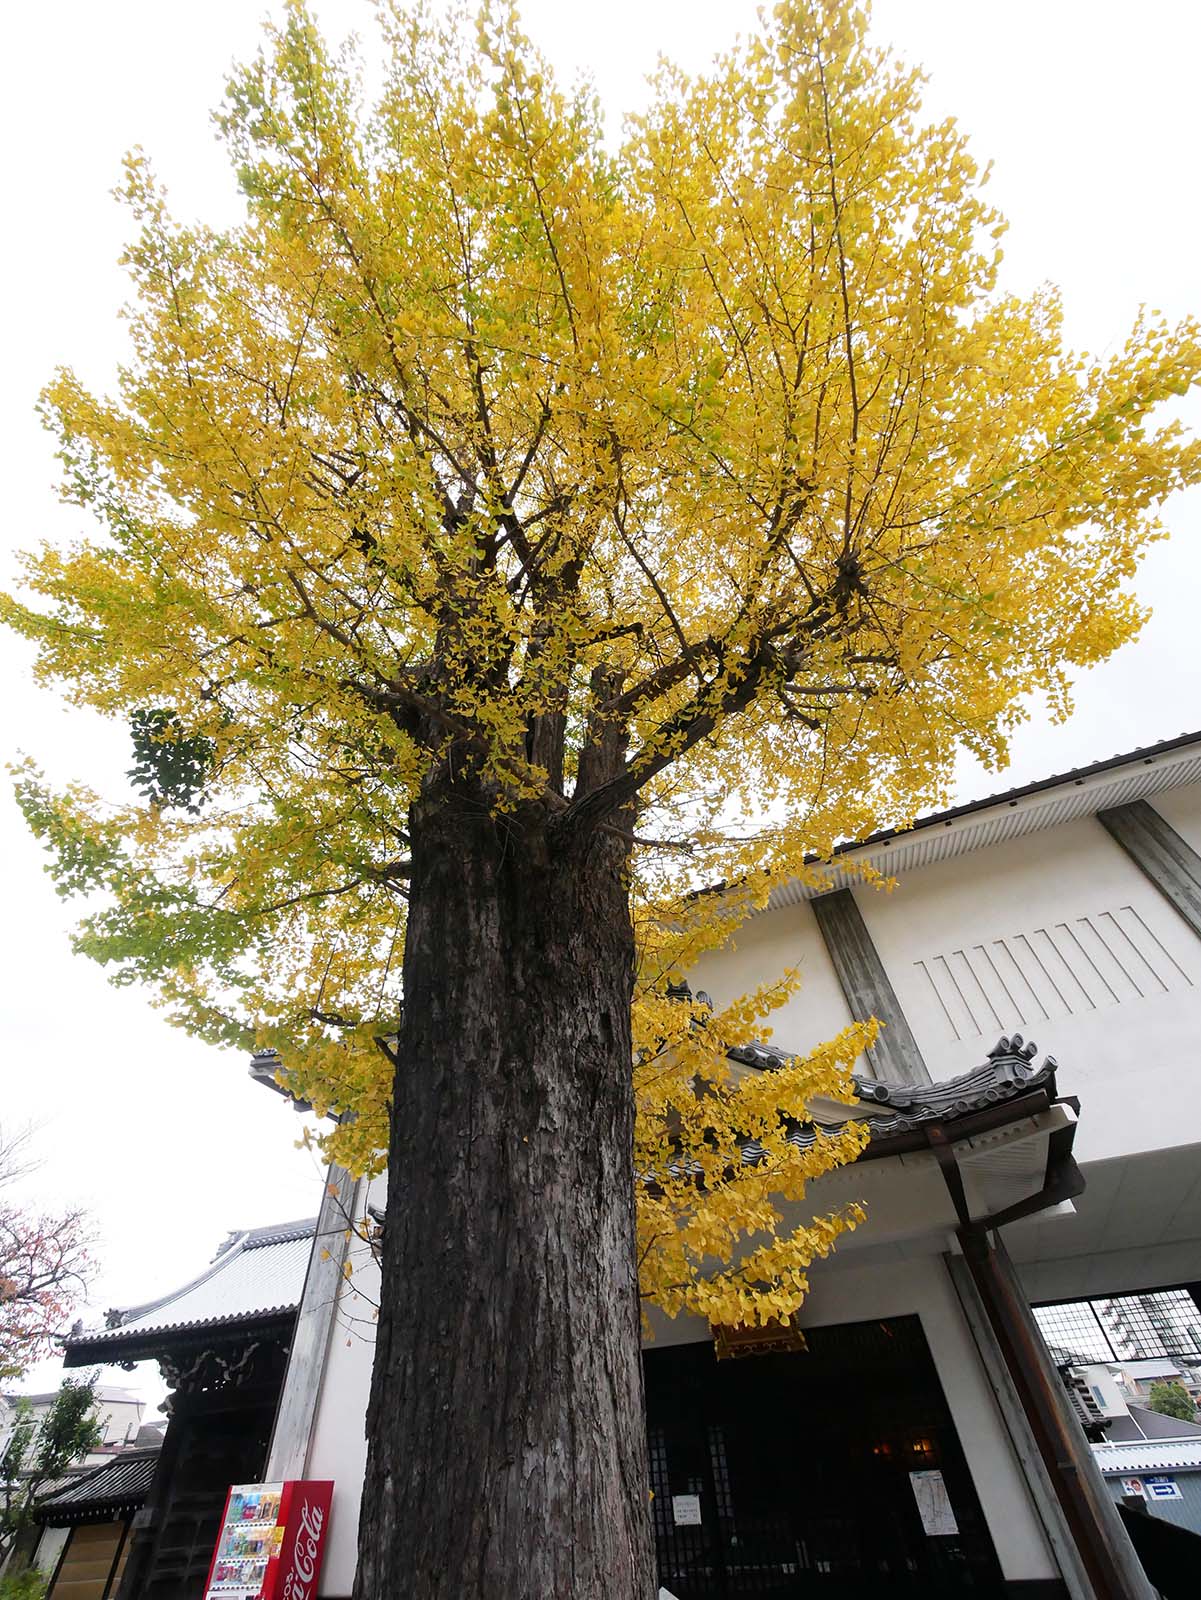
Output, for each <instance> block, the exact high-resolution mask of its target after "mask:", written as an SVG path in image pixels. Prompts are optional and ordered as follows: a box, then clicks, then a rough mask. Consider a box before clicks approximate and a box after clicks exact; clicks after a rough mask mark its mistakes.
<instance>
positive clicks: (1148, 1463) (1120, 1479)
mask: <svg viewBox="0 0 1201 1600" xmlns="http://www.w3.org/2000/svg"><path fill="white" fill-rule="evenodd" d="M1165 1420H1167V1421H1170V1420H1171V1419H1170V1418H1167V1419H1165ZM1093 1454H1094V1455H1095V1456H1096V1458H1097V1464H1098V1466H1099V1467H1100V1468H1101V1471H1102V1473H1103V1475H1104V1478H1105V1487H1106V1488H1107V1489H1108V1490H1109V1492H1110V1493H1111V1494H1112V1495H1113V1497H1114V1499H1115V1500H1123V1499H1134V1500H1138V1501H1141V1502H1142V1504H1143V1506H1144V1508H1145V1509H1146V1510H1147V1511H1148V1512H1149V1513H1150V1514H1151V1516H1153V1517H1162V1518H1163V1520H1164V1521H1165V1522H1174V1523H1175V1524H1176V1525H1177V1527H1180V1528H1188V1529H1189V1530H1190V1531H1191V1532H1192V1533H1196V1534H1201V1428H1196V1429H1194V1430H1193V1435H1192V1437H1191V1438H1179V1439H1155V1440H1143V1441H1141V1442H1139V1443H1127V1444H1097V1445H1094V1446H1093ZM1197 1576H1198V1586H1199V1587H1201V1570H1199V1571H1198V1575H1197Z"/></svg>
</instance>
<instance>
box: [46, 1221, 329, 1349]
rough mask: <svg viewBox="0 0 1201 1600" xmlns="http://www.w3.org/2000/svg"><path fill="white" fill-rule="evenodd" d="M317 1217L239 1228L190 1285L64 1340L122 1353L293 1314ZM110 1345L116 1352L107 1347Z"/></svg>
mask: <svg viewBox="0 0 1201 1600" xmlns="http://www.w3.org/2000/svg"><path fill="white" fill-rule="evenodd" d="M316 1228H317V1221H316V1218H314V1217H310V1218H307V1219H306V1220H304V1221H302V1222H289V1223H278V1224H275V1225H274V1226H272V1227H268V1228H251V1229H249V1230H247V1231H246V1232H245V1233H240V1234H234V1235H231V1237H230V1238H229V1239H228V1240H227V1241H226V1243H225V1244H224V1245H223V1246H222V1247H221V1249H220V1250H219V1251H218V1254H217V1257H216V1259H215V1260H214V1261H213V1263H212V1264H211V1265H210V1266H208V1267H206V1268H205V1270H204V1271H203V1272H202V1273H200V1274H199V1275H198V1276H197V1277H195V1278H193V1279H192V1280H191V1282H190V1283H185V1284H184V1285H183V1286H182V1287H181V1288H179V1289H175V1290H173V1291H172V1292H171V1293H170V1294H167V1295H163V1296H162V1297H161V1298H160V1299H158V1300H151V1301H148V1302H147V1303H146V1304H145V1305H140V1306H132V1307H130V1308H128V1309H126V1310H123V1311H110V1312H109V1314H108V1324H109V1325H108V1326H107V1327H106V1328H94V1329H87V1330H85V1331H84V1332H82V1333H80V1334H78V1335H77V1336H75V1337H74V1338H70V1339H68V1340H67V1341H66V1343H65V1347H64V1348H65V1353H66V1357H67V1364H68V1365H74V1364H78V1362H77V1361H76V1362H72V1359H71V1357H72V1353H73V1352H75V1353H77V1354H82V1353H83V1351H84V1350H85V1349H86V1351H87V1353H88V1358H89V1359H90V1357H91V1353H92V1352H93V1351H96V1352H100V1351H102V1352H103V1358H104V1359H119V1357H120V1355H121V1353H122V1352H126V1351H129V1350H132V1349H133V1348H135V1347H140V1346H144V1345H145V1344H146V1343H147V1342H148V1341H149V1340H152V1339H153V1338H154V1337H155V1336H158V1335H174V1334H179V1333H182V1332H185V1331H187V1330H189V1329H200V1328H214V1327H220V1326H225V1325H230V1324H237V1323H242V1322H248V1321H257V1320H260V1319H262V1318H265V1317H271V1316H283V1315H286V1314H288V1313H290V1312H294V1311H295V1310H296V1308H297V1306H298V1305H299V1304H300V1295H301V1291H302V1290H303V1288H304V1278H305V1273H306V1271H307V1270H308V1264H309V1253H310V1251H311V1249H312V1243H313V1235H314V1233H315V1232H316ZM110 1351H111V1355H110V1353H109V1352H110Z"/></svg>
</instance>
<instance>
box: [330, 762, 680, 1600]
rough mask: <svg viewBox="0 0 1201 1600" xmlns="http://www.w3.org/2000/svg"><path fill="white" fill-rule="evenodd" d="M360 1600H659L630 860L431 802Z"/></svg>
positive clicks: (414, 943)
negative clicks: (636, 1159)
mask: <svg viewBox="0 0 1201 1600" xmlns="http://www.w3.org/2000/svg"><path fill="white" fill-rule="evenodd" d="M411 837H412V877H411V880H410V893H411V902H410V916H409V924H408V934H407V942H406V947H405V961H404V991H405V1006H404V1020H403V1024H402V1028H401V1034H400V1040H399V1047H398V1048H399V1053H398V1067H397V1073H396V1081H395V1090H394V1098H393V1109H392V1138H391V1148H390V1153H389V1163H388V1201H387V1222H386V1226H385V1229H384V1242H383V1257H382V1265H383V1287H382V1293H381V1305H380V1316H379V1328H378V1336H377V1349H376V1358H375V1368H374V1375H373V1380H372V1393H371V1402H370V1407H369V1410H368V1420H367V1432H368V1465H367V1478H366V1489H365V1492H364V1498H363V1508H362V1519H361V1523H360V1535H359V1566H358V1576H357V1579H356V1585H355V1596H356V1600H391V1597H393V1596H399V1595H404V1596H406V1597H407V1600H648V1597H649V1596H651V1595H652V1594H653V1592H654V1586H653V1576H652V1575H653V1545H652V1541H651V1536H650V1518H649V1507H648V1493H647V1490H648V1478H647V1469H646V1440H645V1424H644V1419H643V1406H642V1371H641V1361H640V1349H639V1345H640V1340H639V1317H638V1305H637V1272H636V1263H635V1259H634V1174H633V1123H634V1106H633V1094H632V1084H631V1072H630V1000H631V986H632V972H633V939H632V933H631V927H630V917H629V907H628V897H627V887H626V865H627V847H626V845H625V844H624V843H623V840H622V838H621V835H620V832H619V831H618V830H615V829H612V828H608V829H605V828H601V829H590V830H587V831H586V832H582V833H580V834H578V835H570V834H565V833H563V831H562V830H560V831H559V832H556V825H555V822H554V820H553V818H551V817H550V816H548V813H547V811H546V810H545V809H544V808H543V807H541V806H531V807H529V808H528V809H527V810H525V811H522V812H521V813H519V814H517V815H508V816H506V815H500V816H494V815H492V814H491V813H490V810H489V807H488V805H487V804H486V802H485V800H484V798H483V797H482V796H481V795H480V794H479V793H478V792H474V791H473V789H472V786H471V785H470V783H467V782H461V783H460V784H459V785H457V786H456V785H455V784H453V783H452V782H450V781H449V780H447V781H444V782H442V783H441V784H439V785H437V786H436V788H435V789H434V790H433V791H430V790H427V792H426V794H425V796H424V797H423V799H422V800H421V802H420V803H419V804H418V805H417V806H416V807H415V808H414V812H413V815H412V818H411Z"/></svg>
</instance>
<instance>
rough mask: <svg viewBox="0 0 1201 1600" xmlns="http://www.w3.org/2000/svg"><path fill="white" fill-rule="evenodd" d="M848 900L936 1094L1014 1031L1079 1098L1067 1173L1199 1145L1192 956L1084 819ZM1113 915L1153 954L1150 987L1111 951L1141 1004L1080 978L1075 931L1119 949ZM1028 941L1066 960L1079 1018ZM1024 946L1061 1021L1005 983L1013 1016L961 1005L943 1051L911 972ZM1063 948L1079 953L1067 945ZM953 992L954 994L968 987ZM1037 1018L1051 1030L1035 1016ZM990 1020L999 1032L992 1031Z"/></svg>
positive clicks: (1157, 899) (1118, 853)
mask: <svg viewBox="0 0 1201 1600" xmlns="http://www.w3.org/2000/svg"><path fill="white" fill-rule="evenodd" d="M855 896H856V899H857V901H858V902H859V905H860V908H861V910H862V912H863V917H864V921H865V922H866V924H867V926H868V929H869V931H870V933H871V935H872V939H873V941H874V942H875V945H876V948H877V950H878V951H879V953H880V959H881V960H882V962H883V963H884V967H885V970H886V971H887V972H888V974H889V977H890V978H891V980H892V983H893V986H894V988H895V989H896V992H897V996H898V998H899V999H900V1002H901V1006H902V1008H903V1010H904V1012H905V1015H906V1017H907V1018H908V1019H909V1023H910V1026H911V1027H912V1029H913V1031H914V1035H915V1036H916V1038H917V1041H918V1045H919V1047H920V1048H921V1050H922V1053H923V1055H924V1057H925V1059H926V1062H927V1065H928V1066H929V1068H930V1072H931V1075H932V1076H933V1077H934V1078H935V1079H936V1080H938V1079H941V1078H950V1077H954V1076H955V1075H956V1074H958V1073H960V1072H965V1071H967V1070H968V1069H969V1068H971V1067H972V1066H974V1065H976V1064H977V1063H978V1062H980V1061H981V1060H982V1059H983V1058H984V1055H985V1052H986V1051H987V1050H988V1049H989V1048H990V1047H991V1045H992V1044H994V1043H995V1038H996V1035H997V1034H998V1033H1000V1032H1002V1031H1004V1032H1005V1033H1009V1032H1011V1031H1013V1029H1014V1028H1017V1029H1018V1030H1019V1031H1020V1032H1022V1033H1023V1034H1024V1035H1025V1036H1026V1037H1027V1038H1033V1039H1035V1040H1037V1043H1038V1046H1039V1050H1040V1052H1050V1053H1051V1054H1053V1055H1054V1056H1055V1057H1056V1058H1057V1059H1058V1061H1059V1063H1060V1066H1061V1069H1062V1070H1061V1072H1060V1075H1059V1088H1060V1092H1061V1093H1067V1094H1079V1095H1080V1097H1081V1100H1082V1102H1083V1113H1082V1116H1081V1122H1080V1129H1079V1134H1078V1138H1077V1144H1076V1155H1077V1159H1079V1160H1081V1161H1093V1160H1100V1159H1105V1158H1108V1157H1113V1156H1120V1155H1126V1154H1130V1153H1133V1152H1136V1151H1143V1150H1158V1149H1162V1148H1164V1147H1165V1146H1171V1145H1177V1144H1190V1143H1194V1142H1196V1141H1197V1140H1198V1139H1201V1094H1197V1093H1196V1092H1195V1091H1196V1090H1197V1089H1198V1088H1201V1078H1199V1076H1198V1075H1199V1073H1201V1061H1199V1056H1198V1048H1197V1041H1198V1038H1201V942H1199V941H1198V940H1197V939H1196V937H1195V935H1193V934H1192V932H1191V931H1190V929H1189V928H1188V927H1187V926H1186V925H1185V923H1184V922H1183V921H1182V920H1181V918H1180V917H1178V916H1177V914H1176V913H1175V912H1174V911H1173V910H1172V908H1171V906H1170V905H1169V904H1168V903H1167V901H1166V900H1164V898H1163V896H1162V895H1160V894H1159V892H1158V891H1157V890H1156V889H1155V887H1154V886H1153V885H1152V884H1151V883H1150V881H1149V880H1148V879H1147V878H1146V877H1145V876H1144V874H1143V873H1141V872H1140V871H1139V869H1138V868H1137V867H1136V866H1135V865H1134V863H1133V862H1132V861H1131V860H1130V859H1129V857H1128V856H1127V855H1126V854H1125V852H1124V851H1123V850H1121V849H1120V848H1119V847H1118V845H1117V844H1115V843H1114V841H1113V840H1112V839H1111V838H1110V837H1109V835H1108V834H1107V833H1106V832H1105V830H1104V829H1103V828H1102V826H1101V825H1100V823H1098V822H1097V821H1096V820H1095V819H1094V818H1092V817H1085V818H1081V819H1080V820H1078V821H1075V822H1069V823H1065V824H1063V825H1061V826H1060V827H1057V828H1054V829H1050V830H1048V831H1047V832H1045V833H1042V834H1034V835H1031V836H1029V837H1027V838H1025V839H1020V840H1012V841H1010V842H1008V843H1006V844H1000V845H995V846H993V847H991V848H989V849H984V850H979V851H975V852H973V853H972V854H970V855H967V856H963V857H959V858H956V859H953V860H950V861H943V862H937V863H935V864H933V865H931V866H928V867H926V868H924V869H922V870H921V871H920V872H916V873H913V874H911V875H910V876H909V877H908V878H907V879H905V880H904V881H903V882H901V883H900V884H898V886H897V888H896V889H895V890H894V891H893V892H892V893H891V894H881V893H875V892H872V891H870V890H865V889H858V890H856V891H855ZM1114 915H1120V916H1121V917H1122V918H1123V920H1125V919H1127V918H1130V917H1135V918H1137V919H1139V921H1140V922H1141V924H1142V927H1143V928H1144V929H1145V930H1146V934H1145V935H1142V936H1141V937H1143V938H1144V941H1145V942H1147V943H1148V944H1149V946H1150V947H1151V948H1153V949H1154V950H1155V955H1154V959H1155V962H1156V967H1157V970H1158V971H1159V972H1161V973H1162V974H1163V977H1162V978H1157V977H1156V976H1155V975H1154V974H1153V973H1150V972H1148V971H1147V970H1146V968H1145V966H1144V965H1143V964H1142V963H1141V961H1140V959H1139V957H1138V956H1137V955H1135V954H1134V952H1133V951H1132V950H1130V948H1129V947H1128V946H1127V947H1125V948H1124V950H1123V955H1124V958H1125V961H1126V965H1127V966H1128V968H1129V970H1130V974H1131V978H1132V979H1133V980H1134V981H1136V982H1137V983H1138V984H1139V985H1140V986H1141V987H1142V989H1143V990H1144V995H1143V996H1142V997H1139V996H1137V995H1135V994H1133V993H1132V992H1131V988H1130V985H1129V984H1126V985H1123V984H1121V983H1119V982H1118V981H1117V980H1116V979H1114V985H1115V987H1116V988H1117V989H1118V996H1117V998H1114V997H1113V996H1112V995H1110V994H1109V993H1108V991H1107V988H1106V983H1105V981H1103V980H1102V978H1100V977H1099V976H1098V975H1097V973H1096V972H1095V971H1094V970H1091V968H1090V953H1089V952H1088V943H1087V938H1086V935H1085V934H1084V932H1083V930H1082V925H1081V923H1080V921H1079V919H1080V918H1083V917H1088V918H1090V919H1091V920H1092V921H1093V922H1094V923H1096V924H1104V925H1106V926H1107V927H1108V929H1109V937H1110V939H1111V941H1112V942H1113V943H1114V944H1115V945H1118V944H1119V943H1120V940H1121V935H1120V934H1119V933H1116V932H1115V931H1114V925H1113V923H1112V922H1111V921H1108V920H1107V919H1108V918H1109V917H1112V916H1114ZM1040 929H1044V930H1048V931H1049V932H1050V933H1051V934H1052V935H1053V936H1054V937H1055V939H1056V940H1057V941H1058V942H1059V943H1060V944H1061V945H1064V946H1071V947H1072V948H1073V950H1074V959H1075V961H1076V963H1077V965H1078V966H1079V967H1080V968H1081V970H1082V971H1084V974H1085V977H1086V980H1087V983H1088V986H1089V987H1090V988H1091V989H1092V991H1093V995H1094V997H1095V1000H1094V1002H1093V1003H1092V1004H1090V1003H1089V1001H1088V1000H1087V999H1086V998H1085V997H1084V996H1083V995H1082V994H1081V993H1080V991H1079V990H1078V989H1077V988H1073V986H1072V980H1071V978H1070V976H1069V975H1067V974H1065V973H1064V972H1063V970H1062V968H1056V967H1055V964H1054V959H1053V956H1052V955H1051V954H1050V950H1049V946H1048V943H1047V940H1046V938H1045V936H1038V934H1037V930H1040ZM1077 930H1081V931H1080V932H1079V934H1077ZM1023 935H1025V936H1027V937H1028V938H1029V939H1030V940H1032V941H1033V947H1034V948H1035V949H1036V950H1037V951H1039V955H1040V958H1041V959H1042V960H1043V961H1044V962H1045V965H1046V968H1047V970H1048V971H1049V973H1050V976H1051V978H1052V979H1053V981H1054V984H1055V985H1056V986H1057V987H1058V988H1059V989H1060V990H1061V991H1062V992H1063V994H1064V996H1065V999H1066V1001H1067V1004H1068V1005H1070V1006H1071V1008H1072V1009H1071V1013H1070V1014H1068V1013H1067V1010H1066V1007H1065V1006H1064V1005H1059V1004H1057V1003H1056V1001H1055V999H1054V997H1053V996H1050V995H1049V994H1048V991H1049V990H1050V988H1051V985H1050V983H1047V984H1044V998H1048V999H1049V1006H1043V1005H1041V1004H1040V1003H1039V1002H1038V1001H1037V1000H1036V999H1035V998H1034V997H1033V996H1031V995H1030V994H1029V992H1028V991H1024V990H1023V989H1022V988H1021V987H1020V984H1019V981H1018V979H1017V978H1016V977H1015V976H1014V975H1013V974H1012V973H1011V972H1010V971H1008V970H1006V972H1005V975H1006V978H1007V982H1008V986H1009V988H1010V989H1011V991H1012V994H1013V998H1014V1002H1015V1005H1014V1009H1015V1010H1016V1009H1019V1008H1020V1013H1021V1014H1019V1015H1015V1016H1012V1018H1010V1017H1008V1016H1007V1014H1006V1012H1007V1006H1006V1002H1005V999H1004V998H1003V997H1001V996H998V997H997V998H996V1000H995V1004H996V1016H993V1015H992V1014H991V1013H990V1012H989V1010H988V1007H987V1005H986V1003H985V1002H983V1001H982V1000H981V999H980V997H979V996H977V995H975V994H971V993H969V998H970V999H971V1000H972V1002H973V1005H974V1009H975V1011H976V1013H977V1015H978V1016H980V1022H981V1025H980V1027H979V1028H978V1029H977V1030H973V1029H972V1028H971V1027H970V1025H968V1024H967V1023H966V1021H965V1019H964V1015H963V1013H962V1012H958V1013H956V1019H955V1020H956V1023H957V1025H958V1027H959V1030H960V1032H961V1033H963V1035H964V1037H962V1038H959V1039H956V1038H955V1036H954V1031H953V1026H952V1023H951V1022H950V1021H949V1020H948V1018H947V1015H946V1014H945V1012H944V1011H943V1009H942V1005H941V1004H940V1002H939V1000H938V998H937V997H936V995H935V993H934V991H933V989H932V987H931V983H930V980H929V978H928V977H927V976H926V975H925V973H924V972H923V971H922V968H921V967H920V966H919V965H918V963H919V962H924V963H925V964H926V966H927V970H929V969H930V968H931V966H932V964H933V963H934V962H935V961H937V958H938V957H940V956H942V957H944V958H946V959H947V960H949V961H951V962H952V963H953V965H954V966H955V967H956V968H957V969H958V972H959V973H960V974H962V973H963V964H962V962H961V961H959V960H958V959H957V958H956V957H955V954H954V953H955V952H956V951H967V950H974V949H975V947H977V946H983V947H984V948H985V949H987V950H990V951H992V950H996V949H997V947H996V946H995V944H994V943H993V941H995V940H998V939H1000V940H1005V941H1007V942H1009V943H1012V942H1013V941H1015V940H1017V939H1020V938H1021V937H1022V936H1023ZM1076 937H1079V939H1080V940H1081V941H1082V943H1083V944H1084V947H1085V948H1084V951H1083V952H1082V950H1081V947H1080V945H1074V944H1073V940H1074V938H1076ZM1156 946H1157V947H1158V949H1155V947H1156ZM998 966H1000V960H999V957H998ZM942 970H943V971H944V972H945V969H942ZM1003 970H1004V969H1003ZM961 981H962V982H963V985H964V988H965V990H966V989H967V984H968V980H967V979H966V977H963V978H962V979H961ZM1165 981H1166V983H1167V985H1168V987H1167V989H1166V991H1165V989H1164V988H1163V987H1162V983H1163V982H1165ZM995 993H996V991H994V994H995ZM1046 1009H1050V1011H1051V1013H1052V1014H1051V1016H1050V1017H1047V1016H1046V1015H1044V1014H1043V1011H1044V1010H1046ZM998 1017H999V1019H1000V1021H1001V1022H1002V1023H1003V1024H1004V1027H1003V1028H998V1027H997V1026H996V1022H997V1018H998Z"/></svg>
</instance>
